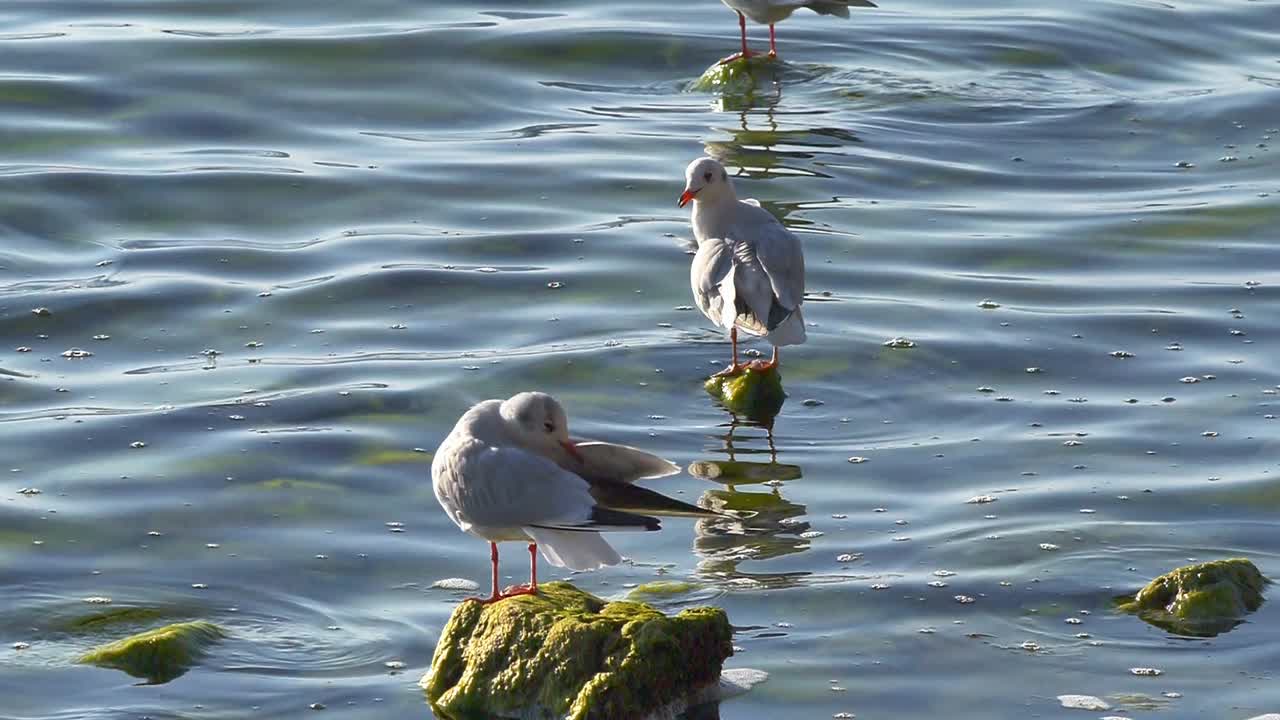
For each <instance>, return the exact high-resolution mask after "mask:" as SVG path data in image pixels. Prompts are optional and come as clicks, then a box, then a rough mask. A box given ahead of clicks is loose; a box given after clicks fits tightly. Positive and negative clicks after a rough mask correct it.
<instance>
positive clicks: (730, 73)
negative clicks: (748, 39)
mask: <svg viewBox="0 0 1280 720" xmlns="http://www.w3.org/2000/svg"><path fill="white" fill-rule="evenodd" d="M781 67H782V63H780V62H778V60H777V58H773V57H769V56H768V55H752V56H751V57H750V58H738V59H736V60H731V61H729V62H727V63H719V62H718V63H716V64H715V65H712V66H711V67H709V68H707V69H706V70H705V71H704V72H703V73H702V76H701V77H699V78H698V79H697V80H694V81H693V83H692V84H691V85H690V86H689V89H690V90H694V91H698V92H719V93H744V92H750V91H751V90H754V89H755V87H756V86H757V85H758V84H759V83H761V82H762V81H773V80H775V79H776V78H777V76H778V73H779V71H780V69H781Z"/></svg>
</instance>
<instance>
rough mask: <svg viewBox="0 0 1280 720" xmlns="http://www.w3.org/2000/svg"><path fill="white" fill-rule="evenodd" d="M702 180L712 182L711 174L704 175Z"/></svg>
mask: <svg viewBox="0 0 1280 720" xmlns="http://www.w3.org/2000/svg"><path fill="white" fill-rule="evenodd" d="M702 179H703V180H706V181H707V182H711V173H705V174H703V176H702Z"/></svg>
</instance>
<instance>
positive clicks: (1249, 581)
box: [1118, 558, 1270, 637]
mask: <svg viewBox="0 0 1280 720" xmlns="http://www.w3.org/2000/svg"><path fill="white" fill-rule="evenodd" d="M1269 582H1270V581H1269V580H1267V579H1266V578H1265V577H1263V575H1262V573H1261V572H1260V571H1259V570H1258V568H1257V566H1255V565H1254V564H1253V563H1252V562H1250V561H1248V560H1245V559H1244V558H1232V559H1230V560H1215V561H1213V562H1207V563H1201V564H1199V565H1187V566H1186V567H1180V568H1178V569H1176V570H1174V571H1172V572H1169V573H1166V574H1164V575H1161V576H1160V577H1158V578H1156V579H1155V580H1152V581H1151V582H1150V583H1148V584H1147V586H1146V587H1144V588H1142V589H1141V590H1139V591H1138V593H1137V595H1134V596H1133V597H1131V598H1130V597H1124V598H1120V602H1119V604H1118V607H1119V609H1120V610H1122V611H1124V612H1129V613H1133V614H1135V615H1137V616H1138V617H1140V618H1142V619H1143V620H1145V621H1146V622H1148V623H1150V624H1152V625H1155V626H1156V627H1158V628H1161V629H1164V630H1167V631H1169V632H1171V633H1174V634H1176V635H1190V636H1193V637H1213V636H1215V635H1218V634H1220V633H1224V632H1226V631H1228V630H1230V629H1232V628H1234V627H1235V626H1236V625H1238V624H1239V623H1240V622H1241V621H1242V620H1241V619H1242V618H1243V617H1244V616H1245V615H1246V614H1248V613H1250V612H1253V611H1254V610H1257V609H1258V608H1259V607H1260V606H1261V605H1262V600H1263V597H1262V590H1263V588H1265V587H1266V586H1267V584H1268V583H1269Z"/></svg>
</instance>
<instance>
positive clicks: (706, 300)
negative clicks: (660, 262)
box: [689, 239, 737, 328]
mask: <svg viewBox="0 0 1280 720" xmlns="http://www.w3.org/2000/svg"><path fill="white" fill-rule="evenodd" d="M732 271H733V254H732V252H731V251H730V248H729V244H728V243H726V242H725V241H724V240H720V239H709V240H704V241H703V242H701V243H699V244H698V252H697V254H695V255H694V256H693V264H692V265H690V266H689V286H690V287H691V288H692V289H693V301H694V302H695V303H696V304H697V306H698V309H699V310H701V311H702V314H703V315H706V316H707V319H709V320H711V322H713V323H715V324H716V325H719V326H720V327H723V328H730V327H733V320H734V318H735V317H736V316H737V312H736V311H735V310H734V300H733V297H732V296H730V297H729V298H727V299H726V298H725V296H724V294H723V293H722V290H721V288H722V286H723V285H724V280H725V278H730V277H731V275H732ZM728 287H729V288H730V289H732V287H733V283H732V282H730V283H728Z"/></svg>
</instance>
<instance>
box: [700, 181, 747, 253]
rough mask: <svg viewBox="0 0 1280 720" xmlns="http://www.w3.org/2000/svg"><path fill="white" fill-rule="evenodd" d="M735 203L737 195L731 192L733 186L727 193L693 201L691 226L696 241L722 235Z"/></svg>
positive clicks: (736, 202)
mask: <svg viewBox="0 0 1280 720" xmlns="http://www.w3.org/2000/svg"><path fill="white" fill-rule="evenodd" d="M737 205H738V197H737V196H736V195H735V194H734V193H733V188H729V192H727V193H723V194H721V195H716V196H714V197H709V198H707V199H705V200H698V201H697V202H695V203H694V204H693V227H694V234H695V235H696V236H697V239H698V242H702V241H704V240H710V239H712V238H720V237H724V234H725V232H726V230H727V228H726V227H725V226H726V225H727V224H729V221H730V218H731V217H732V215H733V209H734V208H735V207H736V206H737Z"/></svg>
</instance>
